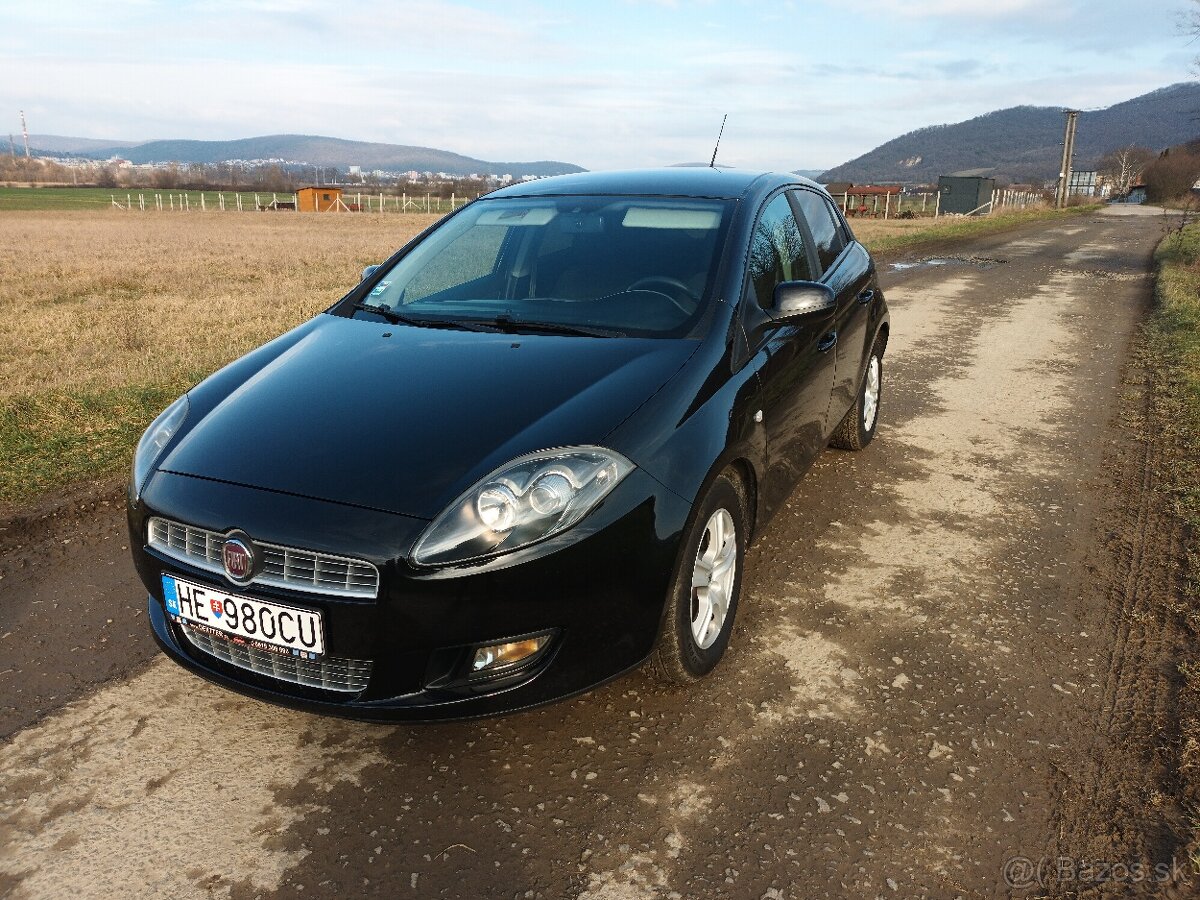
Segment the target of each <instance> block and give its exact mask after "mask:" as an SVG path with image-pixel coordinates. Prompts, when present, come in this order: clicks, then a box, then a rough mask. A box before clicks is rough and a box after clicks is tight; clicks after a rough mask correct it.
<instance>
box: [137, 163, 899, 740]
mask: <svg viewBox="0 0 1200 900" xmlns="http://www.w3.org/2000/svg"><path fill="white" fill-rule="evenodd" d="M888 329H889V319H888V312H887V308H886V305H885V302H884V298H883V294H882V293H881V292H880V290H879V286H878V283H877V281H876V277H875V268H874V265H873V264H872V261H871V258H870V256H869V255H868V253H867V251H866V250H865V249H864V248H863V247H862V245H861V244H859V243H858V242H857V241H856V240H855V239H854V236H853V235H852V233H851V231H850V228H849V227H848V226H847V224H846V222H845V221H844V219H843V218H842V216H841V214H840V213H839V211H838V209H837V207H836V206H835V205H834V204H833V203H832V202H831V201H830V198H829V196H828V195H827V194H826V193H825V192H824V191H823V190H822V189H821V188H820V187H818V186H817V185H815V184H813V183H812V182H809V181H806V180H804V179H799V178H796V177H794V176H790V175H773V174H757V173H744V172H736V171H730V170H718V169H671V170H664V171H645V172H627V173H603V174H583V175H570V176H565V177H560V178H549V179H545V180H541V181H536V182H532V183H529V184H523V185H519V186H515V187H510V188H506V189H504V190H501V191H498V192H496V193H493V194H490V195H488V196H487V197H485V198H483V199H480V200H477V201H476V202H474V203H471V204H470V205H468V206H466V207H464V208H463V209H461V210H459V211H457V212H455V213H454V214H452V215H450V216H448V217H446V218H445V219H443V220H441V221H440V222H438V223H437V224H436V225H435V226H433V227H432V228H430V229H429V230H428V231H426V232H424V233H423V234H421V235H419V236H418V237H417V238H416V239H415V240H413V241H411V242H410V243H409V244H407V245H406V246H405V247H403V248H402V249H400V250H399V251H397V252H396V253H395V255H393V256H392V257H391V258H390V259H388V260H387V261H386V262H384V263H383V264H382V265H380V266H373V267H371V268H370V269H368V270H367V271H366V272H365V273H364V277H363V279H362V281H361V282H360V283H359V284H358V285H357V286H356V287H355V288H354V289H353V290H351V291H350V292H349V293H348V294H347V295H346V296H345V297H343V298H342V299H341V300H340V301H338V302H337V303H335V304H334V305H333V306H331V307H330V308H329V309H327V310H326V311H325V312H324V313H322V314H320V315H318V316H316V317H315V318H313V319H312V320H311V321H308V322H306V323H304V324H303V325H301V326H300V327H298V328H296V329H294V330H292V331H289V332H287V333H286V334H284V335H282V336H281V337H279V338H276V339H275V340H274V341H272V342H270V343H269V344H266V345H265V346H263V347H260V348H259V349H257V350H255V351H254V352H252V353H250V354H249V355H247V356H245V357H243V358H241V359H239V360H237V361H236V362H234V363H232V364H231V365H229V366H227V367H226V368H224V369H222V370H221V371H219V372H217V373H216V374H215V375H212V376H211V377H209V378H208V379H206V380H205V381H203V382H201V383H200V384H199V385H197V386H196V387H195V388H193V389H192V390H190V391H188V392H187V394H185V395H184V396H183V397H180V398H179V399H178V400H177V401H176V402H175V403H173V404H172V405H171V406H170V407H169V408H168V409H167V410H166V411H165V412H163V413H162V415H161V416H159V417H158V419H156V420H155V421H154V423H153V424H152V425H151V426H150V428H149V429H148V430H147V432H146V434H145V436H144V437H143V438H142V440H141V443H140V444H139V446H138V448H137V453H136V458H135V460H134V464H133V478H132V482H131V485H130V492H129V515H128V518H129V529H130V534H131V537H132V540H131V547H132V550H133V558H134V563H135V565H136V567H137V570H138V573H139V575H140V577H141V580H142V581H143V583H144V584H145V587H146V589H147V590H148V592H149V611H150V622H151V625H152V627H153V629H154V635H155V637H156V638H157V640H158V643H159V644H160V645H161V647H162V649H163V650H164V651H165V652H166V653H167V654H168V655H169V656H171V657H172V658H173V659H175V660H176V661H178V662H179V663H181V664H182V665H184V666H186V667H187V668H189V669H191V670H192V671H194V672H196V673H198V674H199V675H201V676H203V677H205V678H207V679H209V680H211V681H214V682H216V683H217V684H221V685H224V686H226V687H229V688H232V689H234V690H237V691H242V692H244V693H247V694H251V695H253V696H256V697H260V698H263V699H266V700H270V701H274V702H278V703H283V704H288V705H292V706H297V707H303V708H306V709H312V710H316V711H321V712H328V713H335V714H340V715H348V716H356V717H364V718H381V719H404V718H408V719H437V718H448V717H464V716H476V715H484V714H490V713H497V712H502V711H509V710H515V709H520V708H524V707H529V706H532V705H535V704H539V703H544V702H546V701H549V700H554V699H557V698H561V697H565V696H568V695H571V694H575V693H578V692H580V691H583V690H586V689H588V688H591V687H594V686H596V685H598V684H600V683H601V682H604V681H606V680H607V679H610V678H613V677H615V676H617V675H620V674H621V673H623V672H626V671H628V670H630V669H632V668H634V667H636V666H639V665H641V664H642V663H644V662H646V661H647V660H648V659H649V660H653V668H654V671H655V672H657V673H658V674H659V675H660V676H661V677H662V678H664V679H665V680H668V681H671V682H677V683H678V682H683V683H686V682H689V681H693V680H695V679H698V678H700V677H702V676H704V675H706V674H707V673H708V672H710V671H711V670H712V669H713V667H714V666H716V664H717V662H718V661H719V660H720V659H721V656H722V654H723V653H724V652H725V649H726V647H727V645H728V643H729V640H730V634H731V631H732V629H733V624H734V617H735V614H736V613H737V608H738V601H739V597H740V595H741V585H742V578H743V574H744V572H745V553H746V548H747V545H748V543H749V541H750V540H751V538H752V537H753V536H754V535H756V534H758V533H759V532H760V531H761V529H762V528H763V527H764V526H765V525H766V523H767V522H768V520H769V519H770V518H771V516H772V514H773V513H775V512H776V511H777V510H778V509H779V508H780V507H781V506H782V505H783V503H784V501H785V500H786V499H787V497H788V495H789V494H790V493H791V492H792V490H793V488H794V487H795V486H796V482H797V480H798V479H799V478H800V477H801V475H802V474H803V473H804V471H805V470H806V469H807V468H808V467H809V465H810V464H811V463H812V462H813V460H814V459H815V458H816V457H817V455H818V454H819V453H820V452H821V450H822V449H823V448H824V447H825V446H826V445H828V444H829V443H831V442H832V443H833V444H835V445H836V446H839V447H844V448H848V449H854V450H857V449H861V448H862V447H864V446H866V445H867V444H868V443H869V442H870V441H871V439H872V437H873V436H874V434H875V427H876V422H877V420H878V415H879V398H880V388H881V381H882V373H883V353H884V348H885V347H886V345H887V340H888Z"/></svg>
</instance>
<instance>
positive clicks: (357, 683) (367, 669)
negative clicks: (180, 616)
mask: <svg viewBox="0 0 1200 900" xmlns="http://www.w3.org/2000/svg"><path fill="white" fill-rule="evenodd" d="M179 627H180V630H181V631H182V632H183V634H184V637H186V638H187V639H188V641H189V642H190V643H191V645H192V646H193V647H196V648H198V649H200V650H203V651H204V652H205V653H207V654H208V655H209V656H215V657H216V658H217V659H220V660H223V661H224V662H227V663H229V664H230V665H231V666H237V667H238V668H239V669H246V670H247V671H249V672H256V673H258V674H259V675H269V676H270V677H272V678H278V679H279V680H280V681H290V682H291V683H292V684H302V685H304V686H305V687H314V688H322V689H324V690H327V691H341V692H343V693H348V694H357V693H359V692H360V691H364V690H366V687H367V682H368V681H370V680H371V661H370V660H369V659H340V658H338V657H335V656H327V657H325V658H324V659H319V660H314V659H300V658H299V657H298V656H287V655H285V654H283V653H272V652H270V651H269V650H258V649H255V648H254V647H247V646H245V645H243V644H235V643H233V642H232V641H227V640H225V639H224V638H219V637H214V636H213V635H210V634H207V633H205V632H203V631H199V630H198V629H195V628H192V627H191V626H190V625H180V626H179Z"/></svg>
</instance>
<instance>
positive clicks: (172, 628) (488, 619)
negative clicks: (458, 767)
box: [129, 470, 689, 720]
mask: <svg viewBox="0 0 1200 900" xmlns="http://www.w3.org/2000/svg"><path fill="white" fill-rule="evenodd" d="M688 511H689V507H688V504H687V503H686V502H685V501H683V500H682V499H680V498H679V497H678V496H676V495H675V494H673V493H671V492H670V491H668V490H667V489H666V488H664V487H663V486H662V485H660V484H659V483H658V482H657V481H655V480H654V479H653V478H651V477H650V476H649V475H647V474H646V473H644V472H642V471H640V470H635V471H634V472H632V473H631V474H630V475H629V476H628V477H627V478H626V479H625V480H624V481H623V482H622V483H621V484H620V485H619V486H618V487H617V488H616V489H615V490H614V491H613V492H612V493H611V494H610V495H609V496H608V497H606V498H605V500H604V502H603V503H602V504H601V505H600V506H599V507H598V508H597V509H595V510H593V511H592V513H591V514H590V515H589V516H588V517H587V518H586V519H584V520H583V521H582V522H581V523H579V525H577V526H576V527H575V529H572V531H571V532H568V533H567V535H565V536H564V537H563V539H562V540H561V541H560V546H559V548H558V549H556V550H554V551H553V552H546V551H547V550H548V549H549V548H540V549H539V548H531V549H529V550H526V551H521V552H519V553H517V554H513V555H512V557H511V558H509V559H505V560H502V561H495V562H493V563H492V564H490V565H487V566H480V567H477V568H475V569H473V570H469V571H468V570H454V569H446V570H437V571H430V570H420V569H416V568H414V567H412V566H410V565H408V563H407V562H406V560H407V556H408V551H409V550H410V549H411V547H412V545H413V543H414V542H415V541H416V539H417V537H418V536H419V535H420V532H421V531H422V530H423V528H424V527H425V525H426V523H425V522H424V521H422V520H416V519H410V518H407V517H404V516H398V515H394V514H391V513H384V512H380V511H376V510H365V509H361V508H356V507H348V506H342V505H340V504H334V503H328V502H324V501H318V500H311V499H306V498H299V497H294V496H290V495H283V494H276V493H273V492H269V491H260V490H256V489H252V488H246V487H241V486H235V485H229V484H225V483H222V482H214V481H208V480H205V479H198V478H193V477H189V476H182V475H175V474H171V473H159V474H157V475H155V476H154V477H153V478H152V479H151V481H150V484H149V485H148V486H147V489H146V491H145V492H144V494H143V497H142V499H141V501H140V502H139V503H137V504H131V506H130V508H129V529H130V541H131V542H130V546H131V548H132V550H133V555H134V562H135V565H136V566H137V569H138V572H139V575H140V576H141V579H142V581H143V583H144V584H145V586H146V588H147V590H148V592H149V595H150V596H149V611H150V622H151V625H152V627H153V629H154V635H155V637H156V639H157V641H158V643H159V645H160V646H161V647H162V649H163V650H164V651H165V652H166V653H167V655H169V656H171V657H172V658H173V659H175V660H176V661H177V662H179V663H180V664H181V665H183V666H185V667H187V668H189V669H191V670H192V671H194V672H196V673H197V674H199V675H201V676H203V677H205V678H207V679H209V680H210V681H213V682H215V683H217V684H221V685H223V686H225V687H228V688H231V689H233V690H236V691H240V692H242V693H245V694H249V695H252V696H255V697H259V698H261V699H264V700H268V701H271V702H274V703H279V704H283V705H287V706H292V707H297V708H302V709H307V710H312V711H316V712H323V713H330V714H335V715H342V716H349V717H353V718H363V719H383V720H403V719H409V720H433V719H446V718H467V717H473V716H482V715H490V714H495V713H501V712H510V711H513V710H517V709H522V708H526V707H529V706H535V705H538V704H541V703H546V702H549V701H552V700H557V699H560V698H563V697H567V696H570V695H572V694H576V693H579V692H581V691H585V690H587V689H589V688H592V687H595V686H596V685H598V684H600V683H602V682H604V681H607V680H609V679H610V678H613V677H615V676H617V675H620V674H621V673H623V672H626V671H628V670H629V669H631V668H633V667H635V666H637V665H639V664H640V663H641V662H642V661H643V660H644V659H645V658H646V657H647V655H648V654H649V653H650V651H651V650H652V649H653V646H654V642H655V640H656V638H657V632H658V627H659V624H660V620H661V616H662V609H663V603H664V601H665V598H666V596H667V590H668V587H669V583H670V578H671V574H672V572H673V569H674V565H675V560H676V554H677V551H678V545H679V540H680V537H681V535H682V531H683V527H684V525H685V523H686V519H687V515H688ZM155 515H157V516H162V517H164V518H167V519H171V520H174V521H176V522H181V523H187V524H190V525H194V526H196V527H200V528H206V529H209V530H213V531H220V532H226V531H229V530H231V529H233V528H240V529H242V530H244V531H246V532H248V533H249V534H250V535H251V536H252V537H253V538H255V539H258V540H261V541H265V542H270V543H276V544H281V545H285V546H292V547H301V548H306V549H311V550H317V551H322V552H326V553H331V554H337V555H342V556H350V557H355V558H360V559H365V560H367V561H369V562H371V563H373V564H374V565H375V566H376V567H377V568H378V569H379V572H380V591H379V596H378V598H376V599H375V600H361V599H344V598H334V597H328V596H324V595H314V594H303V593H299V592H295V591H290V590H286V589H284V588H277V587H268V586H262V585H257V584H252V585H250V586H249V587H234V586H231V585H230V584H229V583H226V582H225V581H224V580H223V579H222V578H221V577H220V576H217V575H214V574H212V573H211V572H205V571H201V570H199V569H194V568H192V567H190V566H189V565H187V564H184V563H181V562H179V561H177V560H175V559H172V558H169V557H167V556H164V555H162V554H161V553H159V552H158V551H157V550H154V549H152V548H149V547H147V545H146V520H147V519H148V518H149V517H151V516H155ZM164 572H165V573H170V574H176V575H179V576H181V577H184V578H186V579H188V580H190V581H198V582H200V583H201V584H210V585H212V586H213V587H217V588H220V589H222V590H226V591H233V592H236V593H239V594H246V595H249V596H254V597H259V598H261V599H264V600H273V601H276V602H283V603H287V604H291V605H300V606H306V607H308V608H313V609H320V611H321V613H322V616H323V618H324V621H325V632H326V643H327V646H326V656H327V657H335V658H342V659H347V660H356V661H369V662H370V664H371V671H370V677H369V679H368V680H367V682H366V686H365V688H364V689H362V690H361V691H357V692H354V693H346V692H340V691H332V690H325V689H323V688H320V687H315V686H306V685H302V684H297V683H293V682H292V681H287V680H282V679H280V678H276V677H272V676H270V675H266V674H261V673H258V672H253V671H248V670H247V669H245V668H241V667H238V666H235V665H232V664H230V663H229V662H227V661H225V660H222V659H220V658H218V657H217V656H214V655H211V654H210V653H207V652H205V651H204V650H202V649H200V648H198V647H196V646H195V645H194V644H193V642H192V641H190V640H189V639H188V638H187V637H186V636H185V635H184V633H183V631H182V630H181V628H180V626H179V624H178V623H176V622H175V621H172V620H171V618H170V617H169V616H168V615H167V614H166V611H165V608H164V605H163V592H162V574H163V573H164ZM544 633H549V634H551V636H552V639H551V641H550V643H549V645H548V646H547V648H546V650H545V652H543V653H541V654H539V655H538V656H537V657H536V658H535V659H533V660H531V661H530V662H529V663H528V664H525V665H521V666H517V667H514V668H513V669H512V670H509V671H507V672H502V673H500V674H497V675H495V676H492V677H491V678H487V679H473V678H470V677H468V676H469V667H470V658H471V656H472V654H473V650H474V648H475V647H476V646H478V645H481V644H491V643H496V642H500V641H505V640H510V639H515V638H520V637H524V636H527V635H533V634H544Z"/></svg>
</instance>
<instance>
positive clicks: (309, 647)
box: [162, 575, 325, 659]
mask: <svg viewBox="0 0 1200 900" xmlns="http://www.w3.org/2000/svg"><path fill="white" fill-rule="evenodd" d="M162 583H163V599H164V601H165V603H166V607H167V613H168V614H169V615H170V616H171V617H172V618H173V619H174V620H175V621H176V622H185V623H187V624H188V625H191V626H192V627H194V628H198V629H200V630H201V631H204V632H205V633H207V634H211V635H215V636H217V637H223V638H225V639H227V640H230V641H233V642H234V643H238V644H245V645H248V646H251V647H255V648H257V649H260V650H268V651H270V652H272V653H284V654H287V655H289V656H299V657H302V658H304V659H317V658H318V657H320V656H321V655H323V654H324V653H325V633H324V629H323V627H322V623H321V613H320V612H319V611H317V610H312V609H297V608H296V607H294V606H284V605H282V604H280V603H267V602H266V601H264V600H256V599H254V598H253V597H242V596H239V595H237V594H227V593H225V592H224V591H222V590H218V589H217V588H212V587H205V586H204V585H201V584H194V583H193V582H190V581H184V580H183V579H182V578H176V577H175V576H174V575H163V577H162Z"/></svg>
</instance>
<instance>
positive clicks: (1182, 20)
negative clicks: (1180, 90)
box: [1179, 0, 1200, 71]
mask: <svg viewBox="0 0 1200 900" xmlns="http://www.w3.org/2000/svg"><path fill="white" fill-rule="evenodd" d="M1179 30H1180V31H1181V32H1182V33H1183V35H1184V36H1185V37H1189V38H1191V40H1190V41H1189V42H1188V43H1190V44H1194V43H1196V42H1197V41H1200V0H1192V9H1189V10H1188V11H1187V12H1182V13H1180V14H1179ZM1193 67H1194V68H1195V69H1196V70H1197V71H1200V56H1197V57H1196V59H1195V63H1194V66H1193Z"/></svg>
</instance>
